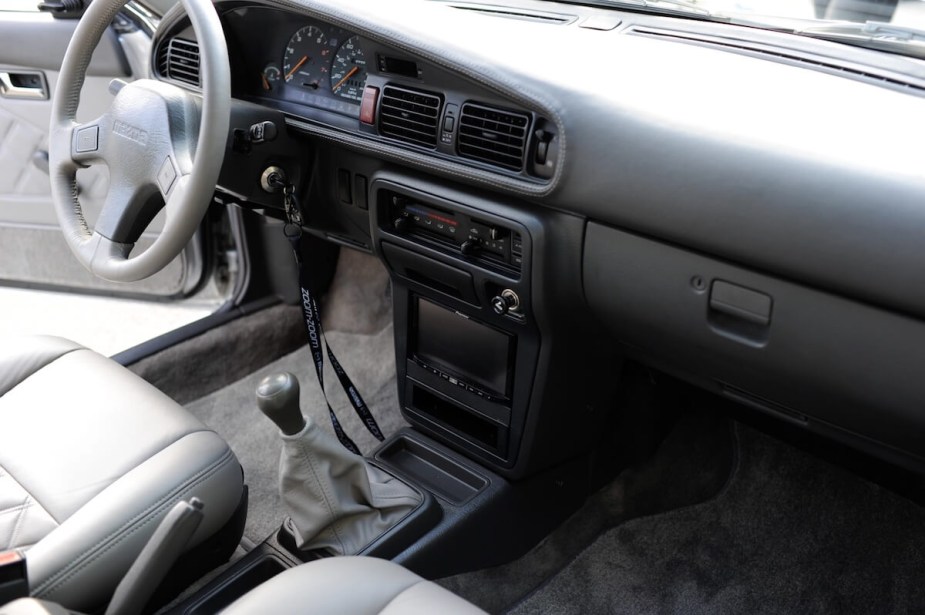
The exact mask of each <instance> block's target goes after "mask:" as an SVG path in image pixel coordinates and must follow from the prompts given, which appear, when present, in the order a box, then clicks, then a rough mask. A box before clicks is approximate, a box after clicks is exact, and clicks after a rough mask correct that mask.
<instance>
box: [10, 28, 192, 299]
mask: <svg viewBox="0 0 925 615" xmlns="http://www.w3.org/2000/svg"><path fill="white" fill-rule="evenodd" d="M76 23H77V22H76V21H75V20H59V19H54V18H53V17H51V16H50V15H48V14H46V13H39V12H8V11H3V10H0V41H3V43H2V44H0V72H8V73H23V72H29V71H38V72H40V73H41V74H42V75H43V76H44V79H45V81H46V82H47V86H48V90H49V92H50V93H51V94H53V93H54V91H55V87H56V86H57V81H58V72H57V69H58V68H59V67H60V65H61V61H62V59H63V57H64V51H65V49H66V47H67V42H68V41H69V40H70V36H71V34H72V33H73V30H74V27H75V26H76ZM120 38H127V39H130V41H131V46H130V51H131V53H132V54H133V55H132V57H133V58H134V61H131V62H130V61H129V58H128V57H127V56H126V54H125V53H123V51H122V43H121V41H120ZM139 38H141V39H142V43H141V45H139ZM149 53H150V41H149V40H147V37H146V36H145V35H143V34H142V33H140V32H134V33H131V34H123V35H122V36H121V37H120V35H117V34H116V32H115V31H114V30H113V29H110V30H109V31H108V32H107V35H106V36H105V37H104V40H103V41H101V43H100V45H99V46H98V47H97V50H96V52H95V54H94V56H93V60H92V62H91V64H90V68H89V69H88V76H87V78H86V80H85V83H84V87H83V90H82V92H81V101H80V107H79V109H78V113H77V118H78V120H79V121H87V120H90V119H92V118H95V117H97V116H99V115H101V114H102V113H104V112H105V111H106V110H107V109H108V108H109V105H110V103H111V101H112V95H111V94H110V93H109V82H110V81H111V80H112V79H113V78H120V79H125V80H130V79H131V78H132V77H133V76H137V75H138V74H139V73H141V74H142V75H143V76H146V74H147V58H148V54H149ZM139 57H140V58H142V61H139V60H138V58H139ZM130 67H134V69H135V70H134V73H135V75H132V74H131V72H132V71H131V69H130ZM50 117H51V99H50V98H49V99H48V100H32V99H23V98H9V97H4V96H3V95H2V93H0V284H3V283H11V284H14V285H28V286H51V287H63V288H68V289H74V290H83V291H91V292H104V293H106V294H118V295H126V296H133V297H139V296H150V297H156V298H159V299H162V298H165V297H182V296H186V295H187V294H188V293H190V292H191V291H192V290H193V289H194V288H195V287H196V286H197V285H198V284H199V282H200V280H201V277H202V275H203V274H204V271H205V267H204V264H203V263H204V259H203V257H202V237H201V236H200V235H198V234H197V236H196V237H194V239H193V241H192V242H191V244H190V246H188V247H187V249H186V250H185V251H184V253H183V254H181V255H180V256H179V257H177V258H176V259H175V260H174V261H173V262H172V263H170V264H169V265H168V266H167V268H165V269H164V270H163V271H161V272H160V273H158V274H156V275H155V276H152V277H151V278H148V279H147V280H142V281H140V282H134V283H131V284H125V283H113V282H107V281H105V280H101V279H98V278H96V277H95V276H93V275H92V274H90V273H89V272H88V271H86V270H85V269H84V268H83V267H82V266H81V265H79V264H78V263H77V261H76V260H75V259H74V257H73V256H72V255H71V252H70V250H69V248H68V246H67V244H66V243H65V241H64V238H63V236H62V234H61V230H60V228H59V227H58V223H57V218H56V216H55V212H54V205H53V203H52V199H51V187H50V184H49V180H48V174H47V165H46V166H45V168H44V169H43V168H42V166H43V165H42V158H43V157H45V159H46V160H47V151H48V123H49V121H50ZM108 175H109V174H108V171H107V169H106V168H105V167H104V166H95V167H91V168H89V169H82V170H81V171H79V172H78V174H77V180H78V186H79V190H80V201H81V205H82V206H83V208H84V212H85V215H86V217H87V220H88V222H89V223H90V224H91V225H92V224H93V222H94V221H95V219H96V216H97V214H98V211H99V207H100V204H101V203H102V200H103V197H104V196H105V195H106V190H107V187H108ZM163 222H164V219H163V214H160V215H158V216H157V217H156V218H155V220H154V221H153V222H152V223H151V225H149V227H148V229H147V230H146V231H145V233H144V234H143V235H142V237H141V239H140V240H139V242H138V244H137V245H136V247H135V252H136V253H137V252H140V251H141V250H143V249H144V248H146V247H147V246H149V245H150V244H151V243H152V242H153V241H154V239H155V238H156V237H157V233H158V232H159V231H160V229H162V228H163Z"/></svg>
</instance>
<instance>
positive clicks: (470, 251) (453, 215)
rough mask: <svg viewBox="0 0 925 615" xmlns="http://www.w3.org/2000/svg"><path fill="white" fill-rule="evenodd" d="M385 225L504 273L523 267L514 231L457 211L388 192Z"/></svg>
mask: <svg viewBox="0 0 925 615" xmlns="http://www.w3.org/2000/svg"><path fill="white" fill-rule="evenodd" d="M386 196H387V200H388V223H387V224H388V227H389V230H390V231H392V232H394V233H397V234H399V235H406V236H412V237H414V238H416V239H418V240H422V241H424V242H426V243H430V244H433V245H436V246H439V247H442V248H444V249H446V250H449V251H451V252H453V253H456V254H459V255H462V256H464V257H466V258H469V259H472V260H476V261H479V262H480V263H482V264H485V265H487V266H490V267H494V268H498V269H501V270H503V271H505V272H517V273H519V272H520V271H521V269H522V266H523V238H522V236H521V234H520V233H519V232H517V231H515V230H512V229H510V228H507V227H505V226H503V225H499V224H494V223H491V222H487V221H484V220H480V219H478V218H476V217H473V216H470V215H468V214H466V213H463V212H461V211H453V210H450V209H444V208H440V207H435V206H433V205H430V204H427V205H425V204H423V203H420V202H417V201H415V200H414V199H412V198H410V197H408V196H405V195H401V194H396V193H392V192H389V193H387V195H386Z"/></svg>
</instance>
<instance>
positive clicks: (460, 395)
mask: <svg viewBox="0 0 925 615" xmlns="http://www.w3.org/2000/svg"><path fill="white" fill-rule="evenodd" d="M369 201H370V213H371V218H372V226H373V228H372V236H373V240H374V245H375V247H376V250H377V252H378V253H379V255H380V257H381V258H382V259H383V261H384V262H385V264H386V267H387V268H388V270H389V272H390V275H391V277H392V287H393V288H392V298H393V305H394V314H395V336H396V337H395V346H396V365H397V372H398V381H399V397H400V402H401V407H402V412H403V414H404V416H405V418H406V419H407V420H408V422H410V423H411V424H412V425H414V427H415V428H416V429H417V430H419V431H421V432H424V433H426V434H428V435H429V436H431V437H433V438H435V439H436V440H438V441H439V442H442V443H444V444H446V445H448V446H451V447H452V448H455V449H456V450H458V451H460V452H463V453H464V454H465V455H466V456H468V457H470V458H472V459H475V460H477V461H479V462H480V463H482V464H483V465H485V466H486V467H489V468H491V469H493V470H495V471H498V472H499V473H501V474H502V475H505V476H508V477H512V478H517V477H519V476H526V475H528V474H529V473H530V472H531V471H535V470H537V469H540V466H542V465H547V466H548V465H552V464H554V463H556V462H561V461H563V460H565V459H568V458H569V457H571V456H574V455H576V454H578V453H579V452H580V451H582V450H587V449H588V448H589V446H590V442H589V439H588V436H589V435H593V433H594V424H595V421H596V420H598V417H597V416H594V414H593V407H594V406H595V404H594V403H593V402H594V398H595V396H598V395H599V394H600V393H601V391H602V390H603V389H602V387H601V382H605V381H606V378H603V379H598V380H597V381H596V383H595V386H583V382H586V381H587V380H588V379H589V378H596V373H597V372H596V369H597V368H596V367H595V366H596V365H598V364H603V363H604V362H596V361H595V357H596V355H595V352H594V351H591V352H588V351H587V349H586V347H585V350H583V351H581V352H578V353H577V354H575V355H570V352H571V351H572V349H573V348H574V349H575V350H577V349H578V348H579V346H578V345H577V344H575V343H574V342H575V340H577V339H580V338H582V337H584V338H585V339H584V341H585V342H586V341H587V337H586V336H583V334H582V332H581V331H582V329H583V328H584V327H583V325H582V323H574V322H571V321H570V319H569V318H568V317H565V318H563V315H565V316H570V314H568V312H567V310H568V306H567V304H564V303H563V299H562V298H563V297H568V296H572V297H574V296H576V294H579V293H580V289H578V291H577V292H576V290H575V289H574V288H573V287H569V288H567V289H563V287H562V285H563V284H566V285H568V284H572V285H574V284H577V283H578V280H579V279H580V275H578V271H579V270H578V268H577V267H578V261H577V260H573V259H572V257H571V255H572V254H573V253H574V254H580V242H581V236H582V235H581V233H582V228H583V227H582V225H581V223H580V221H576V220H574V219H572V217H570V216H565V215H562V214H558V213H556V212H550V211H548V210H536V211H534V210H531V209H530V208H529V206H528V205H526V204H521V203H517V202H501V201H499V200H498V198H497V197H492V198H490V199H489V198H486V197H483V196H481V195H479V194H477V193H473V192H468V191H467V192H464V193H460V192H455V191H453V190H452V189H448V188H447V187H446V185H445V184H444V185H441V186H433V187H432V189H431V186H428V185H427V184H426V183H425V182H424V181H421V180H417V179H415V180H410V179H407V178H404V177H401V176H395V177H390V176H388V175H386V174H384V173H381V174H379V175H378V176H377V177H375V178H373V181H372V182H371V183H370V197H369ZM552 245H556V246H558V247H559V248H560V249H561V251H560V252H559V253H556V254H554V253H553V251H552V250H551V249H550V248H551V246H552ZM551 257H553V258H551ZM547 268H548V274H549V275H544V274H545V273H547V271H545V269H547ZM563 281H564V282H563ZM566 291H567V292H566ZM611 365H612V364H611ZM570 370H574V372H571V371H570ZM571 382H574V383H575V385H576V388H575V389H571V387H570V383H571ZM566 404H574V407H569V406H568V405H566ZM589 409H591V412H590V413H589ZM564 417H568V420H567V421H566V422H564V423H562V424H556V422H557V421H559V420H560V419H561V418H564ZM583 421H586V423H584V424H583V423H582V422H583Z"/></svg>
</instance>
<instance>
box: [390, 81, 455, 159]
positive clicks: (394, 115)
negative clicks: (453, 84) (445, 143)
mask: <svg viewBox="0 0 925 615" xmlns="http://www.w3.org/2000/svg"><path fill="white" fill-rule="evenodd" d="M442 103H443V99H442V98H441V97H440V96H438V95H436V94H432V93H430V92H421V91H418V90H408V89H405V88H399V87H395V86H393V85H387V86H385V88H384V89H383V91H382V102H381V103H380V104H379V132H380V134H382V135H383V136H386V137H392V138H393V139H398V140H400V141H405V142H407V143H414V144H415V145H423V146H426V147H436V146H437V124H438V123H439V118H440V106H441V104H442Z"/></svg>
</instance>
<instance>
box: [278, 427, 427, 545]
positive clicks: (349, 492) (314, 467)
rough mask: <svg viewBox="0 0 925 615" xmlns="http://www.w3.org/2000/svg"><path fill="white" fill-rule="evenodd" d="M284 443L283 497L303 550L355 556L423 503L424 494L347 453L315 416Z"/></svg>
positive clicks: (290, 523)
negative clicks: (325, 550)
mask: <svg viewBox="0 0 925 615" xmlns="http://www.w3.org/2000/svg"><path fill="white" fill-rule="evenodd" d="M282 438H283V452H282V455H281V457H280V463H279V476H280V493H281V495H282V497H283V501H284V502H285V504H286V507H287V508H288V510H289V514H290V516H291V518H290V522H287V524H288V525H289V526H290V529H291V530H292V531H293V534H294V535H295V539H296V545H297V546H298V547H299V548H300V549H302V550H310V549H329V550H330V551H333V552H334V553H336V554H337V555H355V554H357V553H359V552H360V551H361V550H362V549H363V548H364V547H366V546H367V545H369V544H370V543H371V542H373V541H374V540H376V539H377V538H378V537H379V536H381V535H382V534H383V533H384V532H386V531H388V530H389V529H391V528H392V527H394V526H395V525H396V524H397V523H398V522H399V521H401V520H402V519H403V518H404V517H405V515H407V514H408V513H409V512H411V510H413V509H414V508H415V507H417V506H418V505H419V504H420V503H421V496H420V494H419V493H417V492H416V491H414V490H413V489H412V488H411V487H409V486H408V485H406V484H404V483H403V482H401V481H400V480H398V479H397V478H395V477H393V476H390V475H389V474H387V473H386V472H384V471H382V470H380V469H379V468H377V467H375V466H372V465H370V464H369V463H367V462H366V460H365V459H363V458H362V457H360V456H358V455H354V454H353V453H351V452H349V451H347V450H346V449H345V448H344V447H342V446H341V445H340V443H339V442H338V441H337V440H335V439H334V437H333V436H331V435H329V434H328V433H327V432H325V431H324V430H322V429H321V428H320V427H319V426H318V424H317V423H316V422H315V421H313V420H312V419H311V418H310V417H306V419H305V428H304V429H302V431H300V432H299V433H297V434H295V435H283V436H282Z"/></svg>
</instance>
